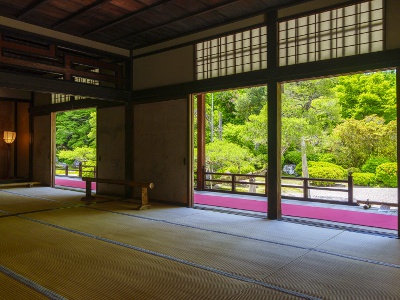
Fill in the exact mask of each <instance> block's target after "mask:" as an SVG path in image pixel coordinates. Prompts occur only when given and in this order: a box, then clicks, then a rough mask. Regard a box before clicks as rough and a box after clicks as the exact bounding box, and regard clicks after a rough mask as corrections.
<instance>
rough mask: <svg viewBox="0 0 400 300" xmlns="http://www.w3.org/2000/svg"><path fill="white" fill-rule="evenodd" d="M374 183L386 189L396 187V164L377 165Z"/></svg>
mask: <svg viewBox="0 0 400 300" xmlns="http://www.w3.org/2000/svg"><path fill="white" fill-rule="evenodd" d="M376 181H377V182H378V183H382V184H383V185H384V186H387V187H397V163H395V162H389V163H384V164H381V165H379V166H378V167H377V168H376Z"/></svg>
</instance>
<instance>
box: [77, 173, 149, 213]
mask: <svg viewBox="0 0 400 300" xmlns="http://www.w3.org/2000/svg"><path fill="white" fill-rule="evenodd" d="M82 181H86V196H85V197H83V198H82V199H81V200H82V201H89V200H94V199H95V198H96V197H95V196H93V195H92V185H91V183H92V182H96V183H108V184H119V185H125V186H130V187H131V188H132V195H133V188H134V187H140V188H141V189H142V199H141V200H142V203H141V205H140V206H139V207H138V209H140V210H142V209H147V208H150V205H149V198H148V195H147V189H148V188H149V189H152V188H153V187H154V184H153V183H148V182H135V181H130V180H119V179H104V178H90V177H82Z"/></svg>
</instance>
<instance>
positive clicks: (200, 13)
mask: <svg viewBox="0 0 400 300" xmlns="http://www.w3.org/2000/svg"><path fill="white" fill-rule="evenodd" d="M239 1H240V0H226V1H223V2H222V3H218V4H216V5H213V6H209V7H207V8H205V9H202V10H198V11H196V12H192V13H189V14H186V15H184V16H181V17H177V18H174V19H172V20H169V21H168V22H164V23H161V24H157V25H156V26H152V27H150V28H147V29H146V30H140V31H136V32H132V33H130V34H127V35H124V36H122V37H119V38H116V39H113V40H111V41H109V43H114V42H118V41H120V40H124V39H126V38H130V37H133V36H135V35H138V34H143V33H146V32H149V31H152V30H154V29H158V28H161V27H164V26H168V25H170V24H173V23H176V22H180V21H183V20H185V19H189V18H193V17H197V16H200V15H202V14H205V13H208V12H212V11H214V10H217V9H220V8H222V7H224V6H227V5H230V4H233V3H235V2H239Z"/></svg>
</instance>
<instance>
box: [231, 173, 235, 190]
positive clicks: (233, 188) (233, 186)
mask: <svg viewBox="0 0 400 300" xmlns="http://www.w3.org/2000/svg"><path fill="white" fill-rule="evenodd" d="M235 182H236V176H235V175H234V174H232V192H236V183H235Z"/></svg>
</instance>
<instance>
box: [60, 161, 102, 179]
mask: <svg viewBox="0 0 400 300" xmlns="http://www.w3.org/2000/svg"><path fill="white" fill-rule="evenodd" d="M57 170H59V171H60V170H61V171H62V174H60V172H56V174H57V176H68V177H80V178H81V177H96V173H97V170H96V166H89V165H85V164H82V163H79V165H78V167H74V166H68V165H56V171H57Z"/></svg>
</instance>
